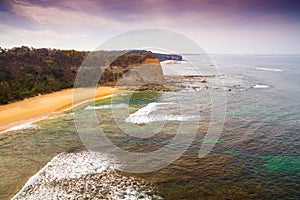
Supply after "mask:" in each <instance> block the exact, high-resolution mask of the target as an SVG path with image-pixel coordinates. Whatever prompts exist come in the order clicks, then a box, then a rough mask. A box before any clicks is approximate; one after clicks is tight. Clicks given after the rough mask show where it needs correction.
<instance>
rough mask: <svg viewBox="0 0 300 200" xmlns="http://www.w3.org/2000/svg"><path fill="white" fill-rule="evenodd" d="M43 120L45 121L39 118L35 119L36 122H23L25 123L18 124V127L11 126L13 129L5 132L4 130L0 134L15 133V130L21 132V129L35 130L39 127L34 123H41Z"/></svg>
mask: <svg viewBox="0 0 300 200" xmlns="http://www.w3.org/2000/svg"><path fill="white" fill-rule="evenodd" d="M43 119H46V117H41V118H39V119H36V120H32V121H29V122H25V123H23V124H20V125H16V126H13V127H11V128H9V129H6V130H4V131H2V132H0V133H5V132H9V131H17V130H22V129H35V128H38V127H39V126H38V125H36V124H35V123H36V122H38V121H41V120H43Z"/></svg>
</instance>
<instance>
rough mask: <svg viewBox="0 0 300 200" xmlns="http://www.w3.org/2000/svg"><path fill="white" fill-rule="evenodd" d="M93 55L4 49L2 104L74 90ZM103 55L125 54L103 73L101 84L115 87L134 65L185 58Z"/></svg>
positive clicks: (145, 53)
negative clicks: (85, 61)
mask: <svg viewBox="0 0 300 200" xmlns="http://www.w3.org/2000/svg"><path fill="white" fill-rule="evenodd" d="M90 53H91V52H88V51H75V50H59V49H50V48H39V49H36V48H32V47H31V48H29V47H27V46H22V47H15V48H12V49H2V48H1V47H0V104H7V103H10V102H13V101H17V100H22V99H24V98H28V97H33V96H36V95H39V94H46V93H51V92H55V91H59V90H62V89H66V88H72V87H73V86H74V81H75V78H76V75H77V73H78V70H79V68H80V66H81V64H82V63H83V61H84V60H85V58H87V56H88V55H89V54H90ZM97 53H98V52H97ZM99 53H100V54H103V55H105V56H106V57H105V56H102V57H103V58H108V57H109V56H110V55H115V54H118V55H121V56H119V57H117V59H115V60H113V61H112V62H111V63H110V66H109V67H108V68H107V69H106V70H105V71H104V72H103V75H102V77H101V79H100V80H99V83H101V85H113V84H114V83H115V82H116V80H118V79H119V78H120V77H122V75H123V74H124V73H126V72H127V71H128V68H129V67H131V66H136V65H139V64H144V63H159V61H163V60H168V59H173V60H181V59H182V57H181V56H178V55H168V54H157V53H152V52H151V51H145V50H134V51H129V52H126V51H124V52H122V51H110V52H107V51H99Z"/></svg>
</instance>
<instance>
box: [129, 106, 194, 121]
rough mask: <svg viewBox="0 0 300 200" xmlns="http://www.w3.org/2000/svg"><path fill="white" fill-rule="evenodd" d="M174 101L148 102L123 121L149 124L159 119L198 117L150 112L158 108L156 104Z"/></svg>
mask: <svg viewBox="0 0 300 200" xmlns="http://www.w3.org/2000/svg"><path fill="white" fill-rule="evenodd" d="M167 104H174V103H171V102H170V103H156V102H152V103H149V104H148V105H147V106H145V107H143V108H141V109H139V110H138V111H136V112H135V113H132V114H130V115H129V116H128V117H127V118H126V119H125V122H127V123H133V124H150V123H153V122H160V121H189V120H194V119H197V118H199V117H198V116H192V115H191V116H185V115H172V114H170V115H168V114H152V113H153V112H154V111H157V110H158V106H160V105H167Z"/></svg>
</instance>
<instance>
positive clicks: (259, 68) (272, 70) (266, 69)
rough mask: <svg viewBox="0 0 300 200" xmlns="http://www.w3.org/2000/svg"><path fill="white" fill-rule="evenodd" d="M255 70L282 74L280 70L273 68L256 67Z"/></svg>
mask: <svg viewBox="0 0 300 200" xmlns="http://www.w3.org/2000/svg"><path fill="white" fill-rule="evenodd" d="M255 69H256V70H259V71H268V72H282V70H281V69H275V68H264V67H256V68H255Z"/></svg>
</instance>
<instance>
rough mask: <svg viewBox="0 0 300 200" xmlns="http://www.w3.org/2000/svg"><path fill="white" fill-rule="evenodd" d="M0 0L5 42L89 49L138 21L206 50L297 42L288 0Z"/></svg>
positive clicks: (293, 4)
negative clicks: (185, 37) (173, 32)
mask: <svg viewBox="0 0 300 200" xmlns="http://www.w3.org/2000/svg"><path fill="white" fill-rule="evenodd" d="M0 1H1V0H0ZM2 2H3V3H2ZM0 5H1V6H0V25H1V27H2V28H1V31H0V39H1V41H5V42H2V44H1V45H3V44H5V45H8V46H12V45H13V44H14V45H16V44H32V45H38V46H43V45H46V46H47V45H56V46H54V47H62V46H63V45H65V47H66V48H67V47H71V48H77V49H82V48H91V49H93V48H94V46H93V45H95V44H99V42H101V41H103V40H105V39H107V38H109V37H111V36H112V35H114V34H117V33H120V32H122V31H126V30H131V29H135V28H143V27H164V28H170V29H174V30H177V31H180V32H182V33H183V34H187V35H188V36H190V37H191V38H192V39H194V40H196V41H198V42H199V43H201V44H204V45H205V46H206V48H207V49H209V51H211V52H226V51H227V52H229V51H230V52H232V51H239V52H243V51H244V52H250V51H261V50H264V51H266V52H267V51H272V50H273V49H274V44H277V47H276V48H279V49H280V48H281V47H282V49H281V50H282V51H283V52H287V51H288V49H289V46H288V45H287V43H290V42H291V41H292V44H293V46H292V45H290V49H292V50H293V51H295V47H294V46H295V45H296V44H299V42H298V41H299V40H298V36H297V34H298V33H299V30H300V23H299V22H300V17H299V16H300V12H298V11H299V10H300V9H299V3H297V1H294V0H288V1H280V0H274V1H267V0H260V1H258V0H252V1H247V0H245V1H237V0H227V1H211V0H187V1H179V0H173V1H169V0H156V1H150V0H144V1H142V0H131V1H121V0H110V1H105V0H102V1H101V0H100V1H98V0H85V1H83V0H78V1H70V0H13V1H6V0H5V1H1V4H0ZM287 37H289V39H287ZM264 41H265V42H264ZM85 43H86V44H85ZM253 44H256V45H253ZM76 45H77V46H76ZM275 46H276V45H275ZM233 47H234V48H233ZM297 51H298V50H297ZM299 52H300V50H299Z"/></svg>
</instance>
